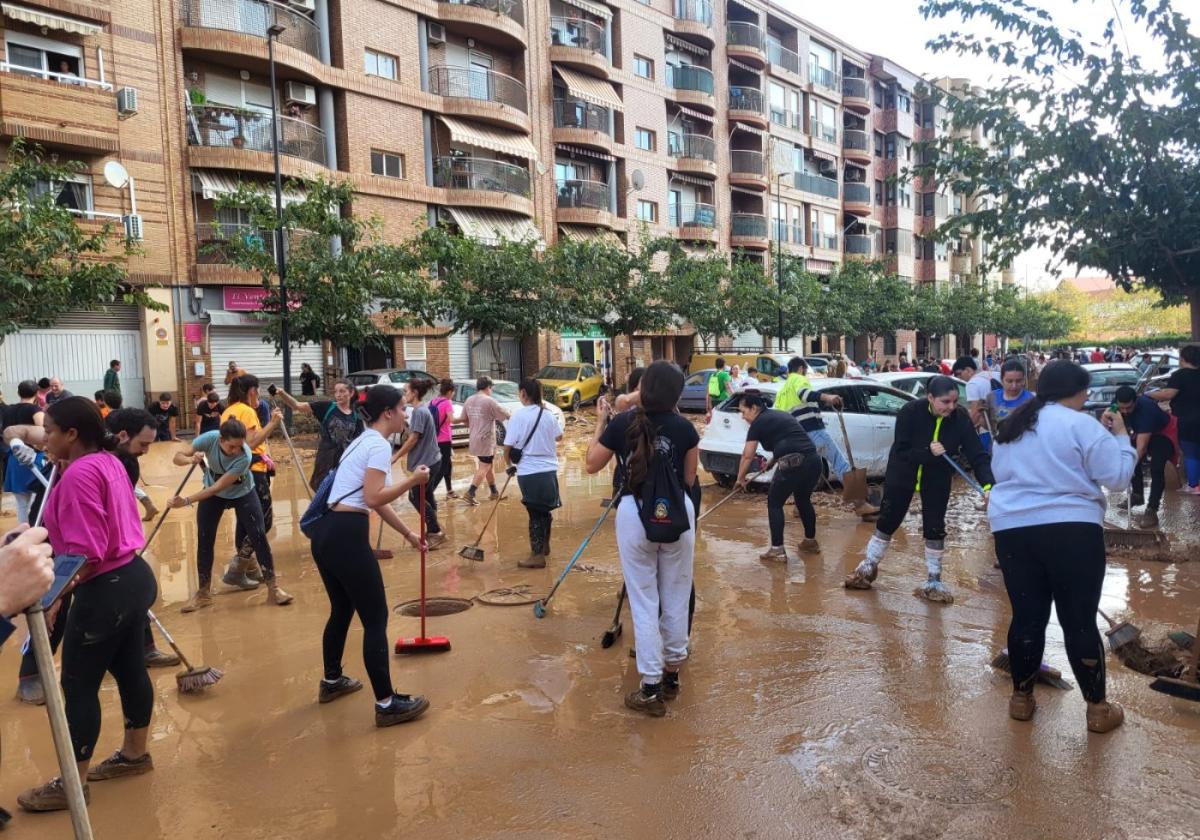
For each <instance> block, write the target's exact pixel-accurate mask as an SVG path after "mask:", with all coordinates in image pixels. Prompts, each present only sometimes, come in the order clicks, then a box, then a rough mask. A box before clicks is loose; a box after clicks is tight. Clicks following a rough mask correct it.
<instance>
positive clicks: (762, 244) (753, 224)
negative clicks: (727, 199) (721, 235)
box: [729, 213, 769, 251]
mask: <svg viewBox="0 0 1200 840" xmlns="http://www.w3.org/2000/svg"><path fill="white" fill-rule="evenodd" d="M768 244H769V243H768V240H767V217H766V216H764V215H762V214H761V213H731V214H730V216H729V247H730V248H751V249H753V250H756V251H764V250H766V248H767V245H768Z"/></svg>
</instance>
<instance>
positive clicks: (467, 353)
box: [447, 332, 475, 379]
mask: <svg viewBox="0 0 1200 840" xmlns="http://www.w3.org/2000/svg"><path fill="white" fill-rule="evenodd" d="M447 341H448V343H449V345H450V378H451V379H473V378H474V375H475V373H474V371H472V370H471V334H470V333H469V332H456V333H455V334H454V335H452V336H450V338H449V339H447Z"/></svg>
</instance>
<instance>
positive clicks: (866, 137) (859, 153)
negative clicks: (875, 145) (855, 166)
mask: <svg viewBox="0 0 1200 840" xmlns="http://www.w3.org/2000/svg"><path fill="white" fill-rule="evenodd" d="M871 151H872V150H871V135H870V134H868V133H867V132H865V131H862V130H861V129H857V128H845V129H842V154H844V155H845V156H846V160H853V161H857V162H858V163H862V164H865V165H870V163H871V159H872V158H871Z"/></svg>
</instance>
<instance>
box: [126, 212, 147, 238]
mask: <svg viewBox="0 0 1200 840" xmlns="http://www.w3.org/2000/svg"><path fill="white" fill-rule="evenodd" d="M121 223H122V224H124V225H125V238H126V239H128V240H129V241H130V242H141V241H142V216H141V214H140V213H128V214H126V215H124V216H122V217H121Z"/></svg>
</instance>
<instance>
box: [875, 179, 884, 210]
mask: <svg viewBox="0 0 1200 840" xmlns="http://www.w3.org/2000/svg"><path fill="white" fill-rule="evenodd" d="M875 203H876V204H877V205H878V206H880V207H882V206H883V181H876V182H875Z"/></svg>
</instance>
